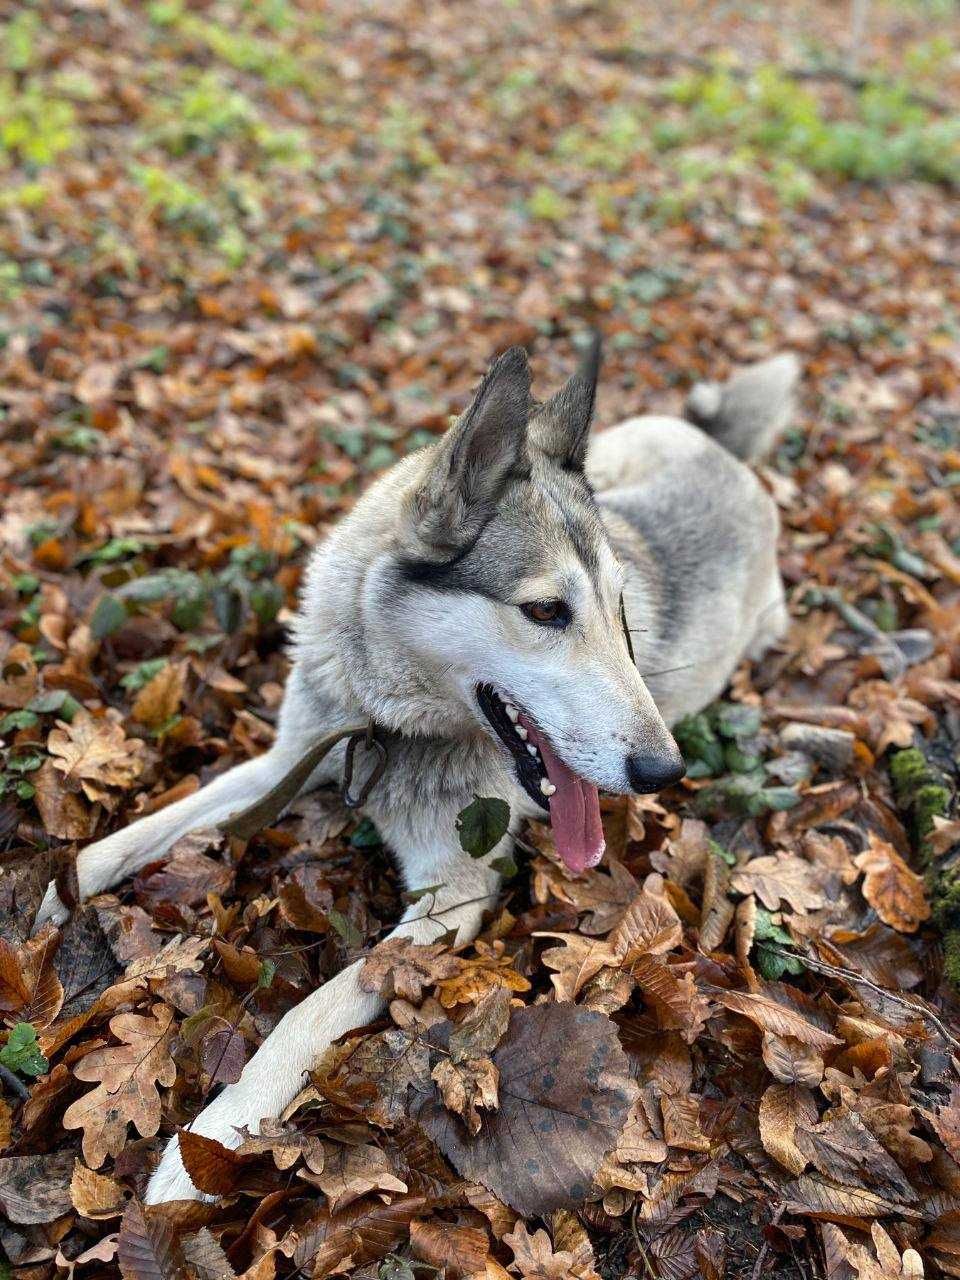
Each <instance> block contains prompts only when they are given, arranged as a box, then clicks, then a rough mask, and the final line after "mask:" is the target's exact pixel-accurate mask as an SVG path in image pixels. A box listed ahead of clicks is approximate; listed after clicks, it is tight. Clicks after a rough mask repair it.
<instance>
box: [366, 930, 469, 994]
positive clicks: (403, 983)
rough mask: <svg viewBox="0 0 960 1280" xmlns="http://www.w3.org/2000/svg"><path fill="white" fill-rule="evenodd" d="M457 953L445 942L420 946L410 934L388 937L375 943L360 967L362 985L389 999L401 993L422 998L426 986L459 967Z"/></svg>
mask: <svg viewBox="0 0 960 1280" xmlns="http://www.w3.org/2000/svg"><path fill="white" fill-rule="evenodd" d="M458 968H459V964H458V961H457V958H456V956H454V955H452V954H451V952H450V950H449V948H448V947H445V946H444V945H443V943H440V942H435V943H431V944H429V945H428V946H420V945H418V944H417V943H415V942H411V941H410V939H409V938H388V939H387V940H386V941H385V942H381V943H380V944H379V946H376V947H374V949H373V950H372V951H371V952H370V955H369V956H368V957H367V959H366V960H365V961H364V965H363V968H362V969H361V971H360V986H361V987H362V988H363V990H364V991H375V992H377V993H378V994H380V995H382V996H383V998H384V999H385V1000H392V999H393V998H394V997H395V996H399V997H400V998H401V999H403V1000H411V1001H414V1002H417V1001H419V1000H420V999H421V998H422V996H423V991H424V988H425V987H433V986H435V985H436V984H437V983H438V982H441V981H442V980H443V979H444V978H450V977H452V976H453V975H454V974H455V973H456V972H457V970H458Z"/></svg>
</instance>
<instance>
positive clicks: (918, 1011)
mask: <svg viewBox="0 0 960 1280" xmlns="http://www.w3.org/2000/svg"><path fill="white" fill-rule="evenodd" d="M763 945H764V946H765V947H769V949H770V950H771V951H775V952H776V953H777V955H781V956H786V957H787V958H788V959H791V960H799V961H800V963H801V964H803V965H806V967H807V968H808V969H812V970H813V971H814V973H822V974H824V975H825V976H826V977H828V978H839V979H840V980H841V981H842V982H855V983H857V984H858V985H859V986H861V987H866V988H867V989H868V990H870V991H874V992H876V994H877V995H879V996H883V998H884V999H885V1000H889V1001H891V1002H892V1003H893V1004H897V1005H899V1006H900V1007H901V1008H902V1009H909V1010H910V1012H911V1013H913V1014H915V1015H916V1016H917V1017H920V1018H925V1019H926V1020H927V1021H928V1022H930V1023H932V1024H933V1026H934V1027H936V1029H937V1031H939V1033H940V1035H941V1036H943V1038H944V1040H945V1041H946V1042H947V1044H949V1045H950V1046H951V1048H953V1049H954V1050H955V1051H956V1052H957V1053H960V1040H958V1039H957V1037H956V1036H954V1035H953V1034H951V1032H950V1031H948V1030H947V1028H946V1026H944V1024H943V1022H942V1020H941V1019H940V1018H939V1017H938V1016H937V1015H936V1014H935V1013H934V1012H933V1010H932V1009H928V1008H924V1007H923V1006H921V1005H917V1004H914V1003H913V1001H912V1000H909V999H908V998H907V997H906V996H902V995H900V994H899V993H898V992H896V991H888V990H887V988H886V987H881V986H879V985H878V984H877V983H876V982H871V980H870V979H869V978H865V977H864V976H863V975H862V974H860V973H857V972H856V970H855V969H843V968H841V967H840V966H839V965H836V964H828V963H827V961H826V960H815V959H814V958H813V956H810V955H807V954H805V953H804V952H802V951H791V950H790V949H789V948H787V947H779V946H777V944H776V943H775V942H765V943H764V944H763Z"/></svg>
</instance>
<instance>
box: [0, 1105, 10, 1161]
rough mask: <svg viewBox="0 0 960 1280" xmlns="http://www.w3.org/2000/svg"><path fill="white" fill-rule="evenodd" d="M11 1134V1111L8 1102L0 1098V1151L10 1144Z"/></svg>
mask: <svg viewBox="0 0 960 1280" xmlns="http://www.w3.org/2000/svg"><path fill="white" fill-rule="evenodd" d="M12 1134H13V1112H12V1111H11V1109H10V1106H9V1104H8V1103H7V1102H6V1101H5V1100H4V1099H3V1098H0V1151H4V1150H5V1149H6V1148H7V1147H8V1146H9V1145H10V1138H11V1136H12Z"/></svg>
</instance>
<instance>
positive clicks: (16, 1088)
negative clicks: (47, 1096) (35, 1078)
mask: <svg viewBox="0 0 960 1280" xmlns="http://www.w3.org/2000/svg"><path fill="white" fill-rule="evenodd" d="M0 1080H2V1081H3V1083H4V1084H5V1085H6V1086H7V1088H8V1089H10V1090H11V1091H12V1092H13V1093H15V1094H16V1095H17V1097H18V1098H23V1100H24V1101H26V1100H27V1098H29V1097H30V1090H29V1089H28V1088H27V1086H26V1085H25V1084H24V1083H23V1081H22V1080H20V1079H19V1078H18V1077H17V1076H15V1075H14V1074H13V1072H12V1071H11V1070H10V1068H9V1067H5V1066H3V1064H2V1063H0Z"/></svg>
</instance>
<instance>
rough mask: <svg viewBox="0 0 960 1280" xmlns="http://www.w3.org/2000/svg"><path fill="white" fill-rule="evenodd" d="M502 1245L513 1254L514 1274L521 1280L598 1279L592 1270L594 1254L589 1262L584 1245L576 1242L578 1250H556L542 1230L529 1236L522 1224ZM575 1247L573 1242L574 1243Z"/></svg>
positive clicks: (512, 1265) (590, 1256)
mask: <svg viewBox="0 0 960 1280" xmlns="http://www.w3.org/2000/svg"><path fill="white" fill-rule="evenodd" d="M503 1243H504V1244H507V1245H509V1246H510V1248H511V1250H512V1251H513V1262H512V1263H511V1270H513V1271H516V1272H517V1273H518V1274H519V1275H520V1276H521V1277H522V1280H571V1278H572V1277H577V1278H578V1280H581V1278H582V1280H592V1278H593V1277H595V1276H596V1272H595V1271H594V1270H593V1250H592V1249H591V1250H590V1255H589V1258H587V1257H585V1256H584V1255H585V1250H584V1247H583V1244H582V1242H581V1241H579V1239H578V1240H576V1242H575V1243H576V1248H575V1249H569V1248H566V1249H565V1248H557V1249H556V1250H555V1246H554V1245H553V1244H552V1243H551V1241H550V1237H549V1236H548V1235H547V1233H546V1231H544V1230H543V1229H542V1228H541V1229H540V1230H537V1231H534V1232H533V1234H532V1235H531V1233H530V1232H529V1230H528V1229H527V1227H526V1225H525V1224H524V1223H523V1222H518V1223H517V1225H516V1227H514V1229H513V1231H512V1232H511V1233H510V1234H509V1235H505V1236H504V1237H503ZM571 1243H573V1241H571Z"/></svg>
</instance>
